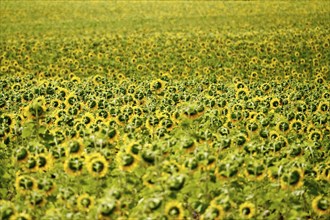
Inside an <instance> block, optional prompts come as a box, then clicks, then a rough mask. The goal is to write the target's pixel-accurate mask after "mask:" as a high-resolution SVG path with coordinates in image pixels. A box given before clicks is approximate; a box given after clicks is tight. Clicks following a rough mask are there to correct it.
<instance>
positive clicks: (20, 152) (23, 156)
mask: <svg viewBox="0 0 330 220" xmlns="http://www.w3.org/2000/svg"><path fill="white" fill-rule="evenodd" d="M15 154H16V156H15V162H17V163H19V164H22V163H24V162H26V161H27V160H28V158H29V154H30V153H29V151H28V150H27V149H26V148H25V147H20V148H18V149H17V150H16V152H15Z"/></svg>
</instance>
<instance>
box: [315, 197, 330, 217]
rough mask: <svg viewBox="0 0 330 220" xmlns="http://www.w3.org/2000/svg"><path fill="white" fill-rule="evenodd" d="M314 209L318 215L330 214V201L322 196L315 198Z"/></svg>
mask: <svg viewBox="0 0 330 220" xmlns="http://www.w3.org/2000/svg"><path fill="white" fill-rule="evenodd" d="M312 208H313V210H314V212H316V213H317V214H318V215H329V214H330V201H329V198H328V199H327V198H325V197H324V196H322V195H319V196H317V197H315V198H314V199H313V201H312Z"/></svg>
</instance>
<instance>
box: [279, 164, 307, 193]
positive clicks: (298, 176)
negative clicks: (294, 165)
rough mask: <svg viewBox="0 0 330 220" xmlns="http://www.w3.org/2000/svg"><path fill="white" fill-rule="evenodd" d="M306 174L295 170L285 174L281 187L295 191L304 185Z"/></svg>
mask: <svg viewBox="0 0 330 220" xmlns="http://www.w3.org/2000/svg"><path fill="white" fill-rule="evenodd" d="M303 179H304V172H303V170H301V169H293V170H292V171H290V172H288V173H286V174H284V176H283V177H282V178H281V187H282V188H283V189H290V190H294V189H296V188H299V187H301V186H302V185H303V183H304V181H303Z"/></svg>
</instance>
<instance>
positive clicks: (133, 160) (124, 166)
mask: <svg viewBox="0 0 330 220" xmlns="http://www.w3.org/2000/svg"><path fill="white" fill-rule="evenodd" d="M116 160H117V163H118V166H119V169H121V170H124V171H130V172H131V171H133V170H134V169H135V168H136V167H137V165H138V163H139V160H138V157H137V156H135V155H134V154H132V153H127V152H118V153H117V156H116Z"/></svg>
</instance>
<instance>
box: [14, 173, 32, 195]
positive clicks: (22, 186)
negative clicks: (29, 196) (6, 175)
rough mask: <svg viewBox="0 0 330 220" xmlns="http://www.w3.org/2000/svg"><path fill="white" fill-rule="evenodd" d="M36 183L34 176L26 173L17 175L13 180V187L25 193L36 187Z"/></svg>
mask: <svg viewBox="0 0 330 220" xmlns="http://www.w3.org/2000/svg"><path fill="white" fill-rule="evenodd" d="M36 187H37V183H36V181H35V179H34V178H32V177H30V176H26V175H22V176H17V177H16V180H15V188H16V190H17V192H19V193H21V194H26V193H28V192H32V191H34V190H35V189H36Z"/></svg>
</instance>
